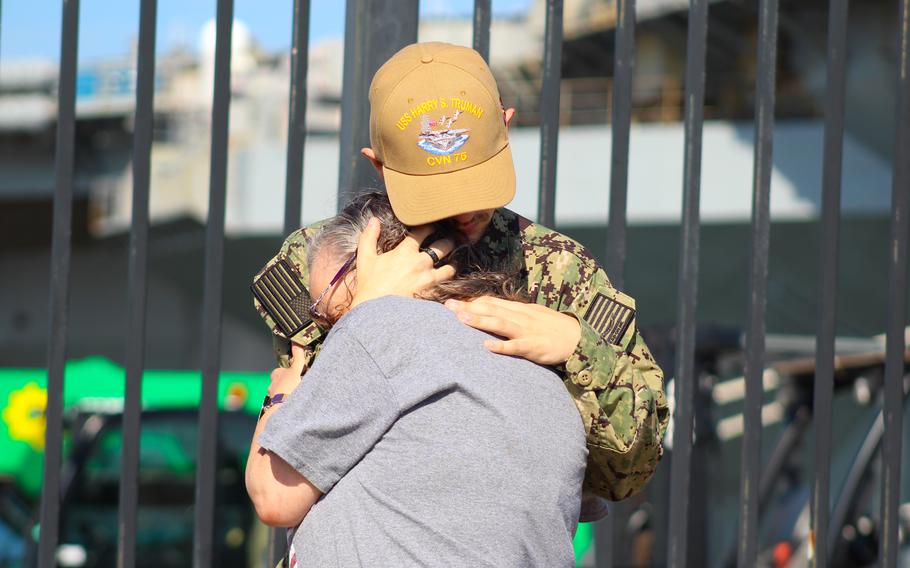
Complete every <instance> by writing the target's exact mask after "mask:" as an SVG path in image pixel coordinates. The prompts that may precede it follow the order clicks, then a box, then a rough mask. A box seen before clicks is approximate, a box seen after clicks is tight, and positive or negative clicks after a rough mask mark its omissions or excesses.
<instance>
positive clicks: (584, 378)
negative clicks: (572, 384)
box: [578, 369, 594, 387]
mask: <svg viewBox="0 0 910 568" xmlns="http://www.w3.org/2000/svg"><path fill="white" fill-rule="evenodd" d="M593 379H594V377H593V376H592V375H591V371H589V370H587V369H585V370H584V371H581V372H580V373H578V384H580V385H581V386H583V387H586V386H588V385H590V384H591V381H592V380H593Z"/></svg>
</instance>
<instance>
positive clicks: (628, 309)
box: [253, 43, 669, 519]
mask: <svg viewBox="0 0 910 568" xmlns="http://www.w3.org/2000/svg"><path fill="white" fill-rule="evenodd" d="M424 101H433V102H434V103H435V104H436V105H438V106H439V107H440V108H442V107H443V103H446V106H455V105H456V104H458V105H462V106H465V107H470V108H472V109H474V110H473V111H472V112H465V113H459V115H458V126H459V129H460V130H461V131H462V132H460V133H459V134H458V136H459V138H460V141H461V144H455V145H454V146H451V147H449V148H445V147H444V146H443V147H442V148H438V147H432V148H430V149H427V147H426V146H425V144H422V143H421V137H422V136H424V137H425V135H426V133H422V132H421V129H422V126H421V124H424V123H425V121H427V122H428V120H429V119H428V118H426V119H424V118H421V120H420V123H418V122H417V121H415V120H413V119H414V118H417V117H416V116H412V117H410V119H408V117H409V115H410V114H411V113H412V109H413V108H414V107H415V105H418V104H421V103H422V102H424ZM370 105H371V117H370V142H371V148H364V149H363V150H362V153H363V155H364V156H365V157H366V158H368V159H369V160H370V161H371V162H372V163H373V165H374V166H375V167H376V169H377V170H378V171H379V173H380V174H381V175H382V176H383V178H384V181H385V185H386V190H387V192H388V195H389V199H390V200H391V203H392V206H393V209H394V211H395V214H396V216H397V217H398V218H399V219H400V220H401V221H402V222H404V223H405V224H406V225H409V226H418V225H425V224H428V223H434V222H437V221H440V220H443V219H448V220H449V222H452V223H454V224H455V225H456V227H457V228H458V229H459V230H460V232H461V233H462V234H463V236H464V238H465V239H466V240H468V241H470V242H471V243H473V246H474V249H475V250H477V251H478V252H479V258H480V259H481V260H480V262H481V263H482V264H483V265H484V266H485V267H488V268H495V269H500V268H503V267H504V268H506V269H508V270H509V271H511V272H512V273H513V274H518V275H520V278H521V279H522V280H523V282H524V283H525V285H526V286H527V291H528V294H529V295H530V297H531V298H532V300H533V302H534V303H532V304H516V303H513V302H508V301H506V300H499V299H492V298H481V299H477V300H474V301H471V302H448V303H447V307H449V308H450V309H452V310H453V311H455V312H456V314H457V315H458V316H459V318H460V319H461V320H462V321H463V322H464V323H466V324H467V325H470V326H473V327H476V328H478V329H482V330H484V331H488V332H491V333H493V334H495V335H498V336H499V337H501V338H502V340H501V341H490V342H489V344H488V345H487V348H488V349H489V350H490V351H493V352H495V353H502V354H507V355H513V356H518V357H524V358H526V359H529V360H531V361H534V362H536V363H539V364H543V365H551V366H553V367H554V368H556V369H558V370H559V372H560V373H561V375H562V376H563V379H564V384H565V386H566V388H567V389H568V390H569V392H570V393H571V395H572V397H573V398H574V400H575V403H576V406H577V407H578V410H579V412H580V413H581V418H582V421H583V424H584V427H585V431H586V433H587V446H588V467H587V470H586V475H585V485H584V488H585V491H586V493H587V494H588V495H591V494H594V495H597V496H600V497H603V498H605V499H609V500H613V501H618V500H621V499H625V498H627V497H629V496H630V495H633V494H635V493H637V492H638V491H640V490H641V489H642V487H644V485H645V483H646V482H647V481H648V479H649V478H650V477H651V475H652V474H653V473H654V470H655V468H656V467H657V463H658V460H659V459H660V457H661V454H662V448H661V438H662V436H663V434H664V431H665V430H666V427H667V422H668V419H669V414H668V410H667V403H666V399H665V396H664V392H663V388H664V384H663V374H662V371H661V369H660V368H659V367H658V365H657V363H656V362H655V360H654V358H653V357H652V355H651V353H650V352H649V350H648V348H647V346H646V345H645V341H644V339H643V338H642V336H641V333H640V332H639V330H638V326H637V324H636V317H635V316H636V305H635V301H634V300H633V299H632V298H631V297H629V296H627V295H626V294H624V293H622V292H620V291H619V290H616V289H615V288H614V287H613V286H612V285H611V284H610V280H609V278H608V277H607V274H606V273H605V272H604V270H603V269H602V268H601V267H600V265H599V264H598V262H597V261H596V260H595V259H594V258H593V256H592V255H591V254H590V253H589V252H588V251H587V250H586V249H585V248H584V247H583V246H582V245H581V244H579V243H577V242H575V241H574V240H572V239H570V238H569V237H566V236H565V235H562V234H560V233H558V232H556V231H554V230H552V229H548V228H546V227H543V226H540V225H538V224H536V223H533V222H531V221H529V220H527V219H525V218H523V217H521V216H519V215H517V214H515V213H513V212H512V211H509V210H508V209H505V205H507V204H508V203H509V202H510V201H511V200H512V198H513V196H514V194H515V168H514V164H513V161H512V151H511V148H510V146H509V139H508V132H507V128H508V124H509V122H510V121H511V120H512V118H513V117H514V112H515V111H514V109H511V108H508V109H504V108H503V107H502V103H501V100H500V96H499V91H498V87H497V85H496V82H495V80H494V79H493V76H492V74H491V72H490V70H489V67H488V66H487V64H486V62H485V61H484V60H483V58H482V57H481V56H480V55H479V54H478V53H477V52H476V51H474V50H472V49H468V48H465V47H458V46H454V45H449V44H444V43H418V44H412V45H409V46H407V47H405V48H404V49H402V50H401V51H399V52H398V53H397V54H395V55H394V56H393V57H392V58H391V59H390V60H389V61H388V62H386V63H385V64H384V65H383V66H382V67H381V68H380V69H379V70H378V71H377V72H376V75H375V76H374V78H373V82H372V84H371V87H370ZM403 124H407V126H406V127H405V128H404V129H402V128H401V125H403ZM456 150H458V157H459V159H457V160H454V159H453V160H427V156H428V154H429V153H435V154H443V155H445V154H451V153H453V152H455V151H456ZM318 226H319V223H316V224H315V225H311V226H308V227H304V228H302V229H299V230H298V231H296V232H294V233H292V234H291V235H290V236H289V237H288V238H287V239H286V240H285V242H284V244H283V245H282V247H281V249H280V250H279V251H278V254H277V255H276V256H275V257H274V258H273V259H272V260H271V261H270V262H269V263H268V264H266V266H265V267H264V268H263V269H262V270H261V271H260V273H259V274H258V275H257V276H256V278H255V280H254V284H253V291H254V294H255V295H256V300H255V305H256V308H257V310H258V311H259V313H260V315H261V316H262V317H263V319H264V320H265V321H266V323H267V325H268V326H269V328H270V329H271V331H272V334H273V339H274V345H275V350H276V355H277V356H278V360H279V364H280V365H281V366H282V367H287V366H289V353H290V345H291V343H294V344H297V345H299V346H302V347H303V348H304V349H303V351H302V355H301V356H302V357H304V358H305V361H304V364H303V368H304V369H305V368H307V367H308V365H309V363H310V362H311V361H312V360H313V358H314V357H316V356H318V353H319V349H320V345H321V342H322V339H323V337H324V335H325V333H326V332H325V330H323V329H322V328H321V327H320V326H319V324H317V323H316V322H315V321H313V314H312V313H311V307H312V300H311V299H310V298H309V293H308V292H307V290H308V287H309V277H308V273H307V262H306V246H307V239H308V237H310V236H311V235H312V234H313V232H314V230H315V229H316V228H317V227H318ZM420 234H428V233H425V232H421V233H420ZM451 247H452V244H451V243H432V244H431V246H430V247H428V248H425V249H423V250H420V251H417V250H412V251H406V250H399V249H395V250H393V251H390V252H389V253H386V254H382V255H379V256H373V257H371V258H370V261H369V266H367V265H366V264H365V263H364V265H363V266H355V269H356V270H357V285H358V290H359V291H358V294H361V293H365V292H363V291H364V290H371V289H372V288H375V289H373V291H372V292H367V294H373V295H374V296H375V297H379V296H381V295H386V294H389V293H393V294H398V295H403V296H411V295H413V294H414V293H415V292H416V291H418V289H419V288H420V287H421V286H427V285H429V284H430V283H432V282H434V281H435V279H436V278H438V274H439V273H440V272H439V262H438V261H437V259H442V260H443V261H444V258H443V257H444V256H445V254H446V253H447V252H449V250H450V249H451ZM371 273H374V274H376V273H382V274H384V275H386V276H387V275H389V274H395V275H399V279H398V281H397V282H395V283H394V285H388V284H384V285H383V286H374V284H373V283H371V282H370V274H371ZM374 280H375V279H374ZM385 280H386V281H388V278H385ZM371 287H372V288H371ZM312 292H314V293H316V294H319V293H320V291H312ZM317 319H318V318H317ZM295 363H298V364H299V362H296V361H295ZM349 380H355V381H356V380H357V379H356V377H350V379H349ZM515 404H516V405H521V404H522V400H521V393H520V392H516V393H515ZM529 418H530V417H529ZM516 427H520V425H516ZM590 501H592V500H589V503H590ZM587 510H588V513H589V514H588V518H589V519H590V518H596V517H597V516H599V515H602V514H603V513H604V511H605V509H604V508H602V507H601V508H599V509H598V508H597V507H595V508H594V509H592V508H591V507H587ZM595 511H596V512H595ZM583 516H585V512H584V511H583Z"/></svg>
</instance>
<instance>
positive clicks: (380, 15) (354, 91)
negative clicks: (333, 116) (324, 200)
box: [338, 0, 419, 208]
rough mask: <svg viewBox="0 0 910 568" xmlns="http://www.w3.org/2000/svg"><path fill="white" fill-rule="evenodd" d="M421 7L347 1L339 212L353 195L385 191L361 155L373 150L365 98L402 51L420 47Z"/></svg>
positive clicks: (404, 1) (411, 1) (409, 1)
mask: <svg viewBox="0 0 910 568" xmlns="http://www.w3.org/2000/svg"><path fill="white" fill-rule="evenodd" d="M418 4H419V2H418V0H397V1H395V0H347V8H346V13H345V14H346V15H345V26H344V83H343V85H342V90H341V137H340V146H341V150H340V151H341V154H340V156H339V160H338V164H339V170H338V207H339V208H340V207H342V206H343V205H344V203H345V201H347V199H348V198H349V197H350V196H351V195H353V194H357V193H360V192H363V191H364V190H368V189H375V188H382V187H383V184H382V180H381V179H380V178H379V176H378V175H377V173H376V171H375V170H374V169H373V166H372V165H371V164H370V163H369V162H368V161H367V160H366V159H365V158H363V157H362V156H361V155H360V149H361V148H363V147H369V146H370V102H369V100H368V98H367V94H368V92H369V89H370V81H372V79H373V74H375V73H376V70H377V69H379V67H380V66H381V65H382V64H383V63H385V62H386V60H388V59H389V58H390V57H391V56H392V55H394V54H395V52H397V51H398V50H399V49H401V48H402V47H404V46H406V45H408V44H410V43H414V42H416V41H417V9H418Z"/></svg>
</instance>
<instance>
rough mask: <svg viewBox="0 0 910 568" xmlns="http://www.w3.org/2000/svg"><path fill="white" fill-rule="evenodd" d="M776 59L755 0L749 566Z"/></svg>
mask: <svg viewBox="0 0 910 568" xmlns="http://www.w3.org/2000/svg"><path fill="white" fill-rule="evenodd" d="M776 64H777V0H761V2H760V4H759V19H758V70H757V73H756V78H755V91H756V97H755V158H754V160H755V163H754V165H753V168H754V169H753V177H752V243H751V254H750V262H749V265H750V266H749V312H748V318H747V321H748V324H747V326H746V369H745V371H746V372H745V379H746V397H745V401H744V407H743V441H742V456H741V462H740V463H741V466H740V508H739V532H738V541H737V565H738V566H739V568H752V567H754V566H755V565H756V562H757V556H758V508H759V484H760V480H761V429H762V423H761V404H762V392H763V390H762V384H763V383H762V377H763V374H764V359H765V310H766V307H767V301H768V248H769V245H770V236H771V218H770V204H771V166H772V161H771V158H772V143H773V140H774V91H775V83H776V77H777V73H776V70H777V69H776V66H777V65H776Z"/></svg>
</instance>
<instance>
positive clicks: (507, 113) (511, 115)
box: [502, 108, 515, 128]
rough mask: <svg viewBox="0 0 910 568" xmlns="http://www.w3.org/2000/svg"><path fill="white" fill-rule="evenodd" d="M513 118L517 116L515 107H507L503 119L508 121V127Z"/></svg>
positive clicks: (503, 112)
mask: <svg viewBox="0 0 910 568" xmlns="http://www.w3.org/2000/svg"><path fill="white" fill-rule="evenodd" d="M513 118H515V109H514V108H507V109H505V110H504V111H502V119H503V121H505V123H506V128H508V127H509V124H511V123H512V119H513Z"/></svg>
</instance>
